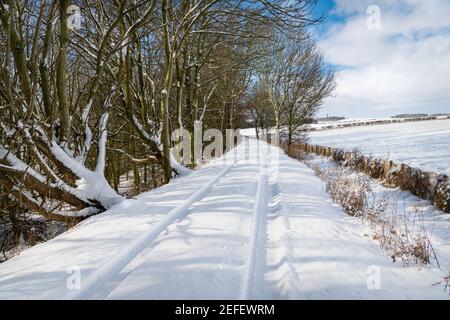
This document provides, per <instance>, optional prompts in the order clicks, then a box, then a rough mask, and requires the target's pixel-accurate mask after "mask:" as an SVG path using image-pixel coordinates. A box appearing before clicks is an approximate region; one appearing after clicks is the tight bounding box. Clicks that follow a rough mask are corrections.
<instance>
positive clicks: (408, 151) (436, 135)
mask: <svg viewBox="0 0 450 320" xmlns="http://www.w3.org/2000/svg"><path fill="white" fill-rule="evenodd" d="M310 137H311V143H313V144H319V145H324V146H330V147H337V148H343V149H346V150H352V149H354V148H358V149H359V150H361V152H362V153H363V154H365V155H373V156H375V157H379V158H383V159H385V158H388V159H391V160H394V161H396V162H399V163H406V164H408V165H410V166H412V167H417V168H421V169H424V170H430V171H434V172H438V173H445V174H448V175H450V120H448V119H447V120H434V121H417V122H405V123H393V124H386V125H374V126H362V127H350V128H342V129H332V130H324V131H316V132H310Z"/></svg>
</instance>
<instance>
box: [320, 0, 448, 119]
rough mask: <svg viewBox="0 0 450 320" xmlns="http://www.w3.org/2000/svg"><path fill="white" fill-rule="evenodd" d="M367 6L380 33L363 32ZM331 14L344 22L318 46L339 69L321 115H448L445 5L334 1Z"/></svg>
mask: <svg viewBox="0 0 450 320" xmlns="http://www.w3.org/2000/svg"><path fill="white" fill-rule="evenodd" d="M369 5H378V6H379V7H380V9H381V28H380V29H376V30H371V29H369V28H367V23H366V22H367V19H368V17H369V16H368V14H367V13H366V10H367V7H368V6H369ZM335 11H336V13H337V14H339V15H343V16H345V17H347V18H346V19H345V22H344V23H334V24H331V26H330V28H329V30H328V32H327V34H326V35H325V37H323V38H322V40H321V41H320V42H319V46H320V48H321V49H322V51H323V52H324V55H325V58H326V60H327V61H328V62H329V63H332V64H335V65H338V66H341V67H343V68H342V70H341V71H339V72H338V75H337V84H338V86H337V89H336V96H335V97H332V98H330V99H328V100H327V101H326V103H325V106H324V109H323V111H322V113H330V114H339V115H352V116H366V115H367V116H376V115H389V114H393V113H400V112H427V113H434V112H450V19H449V17H450V1H448V0H446V1H444V0H427V1H419V0H399V1H393V0H392V1H388V0H383V1H373V0H372V1H366V0H362V1H354V0H337V1H336V9H335Z"/></svg>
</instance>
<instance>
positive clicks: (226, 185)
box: [0, 139, 450, 299]
mask: <svg viewBox="0 0 450 320" xmlns="http://www.w3.org/2000/svg"><path fill="white" fill-rule="evenodd" d="M434 218H435V219H436V223H439V225H440V228H439V232H436V233H434V234H433V239H437V240H436V241H437V242H436V243H437V245H438V246H439V253H440V255H441V256H442V258H443V260H442V261H444V262H446V261H449V259H448V258H449V257H450V239H449V237H448V235H449V234H450V232H449V231H450V229H449V228H450V224H449V222H450V221H449V220H450V218H449V216H445V215H439V214H436V215H434ZM442 230H443V231H442ZM442 232H443V234H442ZM433 241H434V240H433ZM446 274H448V266H447V265H443V266H442V269H439V268H437V267H436V266H425V267H421V268H418V267H409V268H405V267H404V266H403V265H402V264H401V263H400V262H397V263H393V262H392V259H391V258H390V257H388V256H386V255H384V254H383V253H382V252H381V250H380V249H379V247H378V245H377V244H376V243H375V242H374V241H373V240H371V238H370V234H368V230H367V228H366V227H364V226H363V225H362V224H361V223H360V222H359V220H358V219H356V218H352V217H349V216H347V215H346V214H345V213H344V212H343V211H342V210H341V209H340V208H339V207H337V206H336V205H334V204H332V202H331V200H330V199H329V196H328V194H327V193H326V192H325V191H324V185H323V183H322V182H321V180H320V179H319V178H318V177H316V176H315V174H314V173H313V172H312V170H311V169H309V168H308V167H307V166H306V165H304V164H302V163H300V162H298V161H296V160H293V159H291V158H289V157H287V156H286V155H284V154H283V153H282V152H281V151H280V149H278V148H274V147H271V146H268V145H267V144H266V143H264V142H260V141H256V140H254V139H246V141H245V142H244V143H242V144H240V145H239V146H238V147H237V148H236V149H234V150H233V151H232V152H231V153H228V154H227V155H226V156H224V157H223V158H222V159H218V160H216V161H213V162H211V163H209V164H208V165H206V166H204V167H203V168H200V169H198V170H196V171H195V172H194V173H192V174H191V175H189V176H187V177H183V178H179V179H176V180H175V181H173V182H172V183H170V184H168V185H165V186H163V187H160V188H157V189H155V190H153V191H151V192H148V193H144V194H141V195H140V196H138V197H137V199H128V200H125V201H124V202H123V203H121V204H119V205H116V206H114V207H113V208H111V209H110V210H108V211H106V212H104V213H103V214H100V215H98V216H94V217H91V218H89V219H87V220H85V221H84V222H82V223H81V224H79V225H78V226H77V227H75V228H74V229H71V230H70V231H68V232H66V233H64V234H62V235H60V236H58V237H56V238H54V239H53V240H51V241H49V242H47V243H44V244H40V245H36V246H34V247H32V248H30V249H28V250H25V251H24V252H22V253H21V254H20V255H19V256H17V257H15V258H12V259H11V260H9V261H7V262H5V263H3V264H1V265H0V298H2V299H14V298H18V299H28V298H38V299H71V298H80V299H218V298H225V299H239V298H249V299H260V298H263V299H279V298H285V299H321V298H322V299H336V298H343V299H350V298H355V299H373V298H395V299H405V298H425V299H448V298H450V297H449V295H448V294H446V293H444V292H443V289H442V287H433V286H432V285H433V284H434V283H436V282H437V281H439V280H441V278H442V277H443V276H444V275H446ZM78 285H79V286H78Z"/></svg>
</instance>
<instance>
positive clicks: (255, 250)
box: [240, 142, 269, 300]
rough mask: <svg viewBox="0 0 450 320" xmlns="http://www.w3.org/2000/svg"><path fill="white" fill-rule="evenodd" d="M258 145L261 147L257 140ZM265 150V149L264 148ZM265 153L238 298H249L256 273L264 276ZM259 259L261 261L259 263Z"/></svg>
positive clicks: (252, 290)
mask: <svg viewBox="0 0 450 320" xmlns="http://www.w3.org/2000/svg"><path fill="white" fill-rule="evenodd" d="M258 147H259V148H261V147H262V143H261V142H259V144H258ZM266 151H267V150H266ZM266 156H267V155H266V154H265V153H261V151H260V152H259V158H260V172H259V175H260V176H259V182H258V187H257V189H256V197H255V204H254V206H253V210H252V216H253V217H252V225H251V229H250V237H251V238H250V245H249V252H248V259H247V263H246V266H245V273H244V278H243V281H242V286H241V292H240V299H244V300H248V299H251V297H252V296H253V292H254V287H255V280H256V278H257V276H258V275H260V274H262V276H263V277H264V269H265V255H264V254H263V253H264V250H265V244H266V219H267V204H268V192H269V189H268V186H269V183H268V180H269V177H268V173H267V172H268V170H267V162H266ZM262 256H263V257H262ZM261 260H262V261H263V262H262V263H261ZM263 279H264V278H263Z"/></svg>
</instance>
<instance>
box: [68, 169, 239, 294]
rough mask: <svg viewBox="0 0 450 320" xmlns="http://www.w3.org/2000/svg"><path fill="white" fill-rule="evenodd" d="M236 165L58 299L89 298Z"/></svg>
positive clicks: (220, 173)
mask: <svg viewBox="0 0 450 320" xmlns="http://www.w3.org/2000/svg"><path fill="white" fill-rule="evenodd" d="M236 163H237V161H234V162H233V163H232V164H231V165H228V166H227V167H225V168H224V169H222V170H221V171H220V172H219V173H218V174H217V175H216V176H215V177H214V178H213V179H211V180H210V181H209V182H208V183H207V184H205V185H204V186H203V187H201V188H200V189H198V190H197V191H196V192H194V193H193V194H192V195H191V196H189V198H187V199H186V200H184V201H183V203H181V204H180V205H178V206H176V207H174V208H173V209H171V210H170V211H169V212H168V213H167V214H166V215H165V216H164V218H162V219H161V220H159V221H158V222H157V223H156V224H155V225H154V226H152V227H151V228H150V229H149V230H148V231H146V232H144V233H142V234H141V235H140V236H139V237H137V238H136V239H135V240H134V241H132V242H131V243H130V244H129V245H127V246H126V247H124V248H123V249H122V250H120V251H119V252H118V253H117V254H116V255H115V256H114V257H113V258H112V259H110V260H108V261H107V262H106V263H104V264H103V265H101V266H100V267H99V268H98V269H96V270H95V271H93V272H92V273H91V274H89V276H88V277H87V278H86V279H83V281H82V286H81V288H80V290H73V291H70V292H69V293H68V294H66V295H65V296H64V297H62V299H65V300H80V299H89V297H91V296H92V295H93V294H94V292H95V290H96V289H98V288H99V287H101V286H102V285H103V284H104V283H105V282H107V281H109V280H111V279H112V278H113V277H114V276H115V275H117V274H118V273H120V271H121V270H123V268H125V266H127V265H128V264H129V263H130V262H131V261H132V260H133V259H134V258H135V257H136V256H137V255H138V254H139V253H140V252H141V251H142V250H144V249H145V248H146V247H148V246H149V245H150V244H151V243H152V242H153V241H154V240H155V239H156V238H157V237H158V236H159V235H160V234H161V233H162V232H163V231H164V230H166V229H167V227H169V226H170V225H171V224H173V223H175V222H176V221H178V220H179V219H181V218H183V217H185V216H186V215H187V214H188V209H189V207H191V206H192V205H193V204H194V203H196V202H198V201H200V200H201V199H203V198H204V197H205V196H206V195H207V194H208V193H209V191H210V189H211V187H212V186H213V185H214V184H216V183H217V182H218V181H219V180H220V179H222V178H223V177H224V176H225V175H226V174H227V173H228V172H229V171H230V170H231V169H232V168H233V167H234V166H235V165H236Z"/></svg>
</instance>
